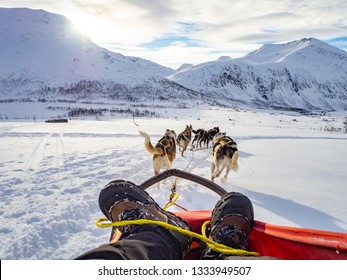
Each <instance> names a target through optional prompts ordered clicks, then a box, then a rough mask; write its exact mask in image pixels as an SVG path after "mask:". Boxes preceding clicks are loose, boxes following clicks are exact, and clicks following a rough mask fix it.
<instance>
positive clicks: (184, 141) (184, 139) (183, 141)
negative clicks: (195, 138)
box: [177, 125, 193, 157]
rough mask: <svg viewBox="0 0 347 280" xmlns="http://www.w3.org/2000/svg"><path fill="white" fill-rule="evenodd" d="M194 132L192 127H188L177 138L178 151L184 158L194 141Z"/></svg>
mask: <svg viewBox="0 0 347 280" xmlns="http://www.w3.org/2000/svg"><path fill="white" fill-rule="evenodd" d="M192 130H193V127H192V125H186V129H185V130H184V131H182V132H181V133H180V134H178V136H177V144H178V149H179V151H180V153H181V156H182V157H183V154H184V152H185V151H186V150H187V148H188V145H189V143H190V140H191V139H192Z"/></svg>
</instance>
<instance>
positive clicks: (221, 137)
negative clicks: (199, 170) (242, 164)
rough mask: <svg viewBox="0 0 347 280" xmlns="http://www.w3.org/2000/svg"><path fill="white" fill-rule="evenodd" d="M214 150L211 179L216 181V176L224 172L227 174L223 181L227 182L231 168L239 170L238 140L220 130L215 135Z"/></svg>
mask: <svg viewBox="0 0 347 280" xmlns="http://www.w3.org/2000/svg"><path fill="white" fill-rule="evenodd" d="M213 144H214V145H213V152H212V164H211V180H212V181H214V179H215V178H216V177H219V175H220V174H221V173H222V172H223V170H224V169H226V171H225V175H224V177H223V178H222V182H225V181H226V179H227V178H228V174H229V171H230V169H233V170H234V171H237V170H238V163H237V160H238V157H239V152H238V149H237V144H236V142H235V141H234V140H233V139H231V138H230V137H229V136H226V133H225V132H219V133H217V134H216V135H215V136H214V137H213Z"/></svg>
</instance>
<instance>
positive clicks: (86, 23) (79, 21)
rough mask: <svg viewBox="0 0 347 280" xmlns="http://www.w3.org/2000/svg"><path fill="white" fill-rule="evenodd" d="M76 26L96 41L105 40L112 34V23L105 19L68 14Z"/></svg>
mask: <svg viewBox="0 0 347 280" xmlns="http://www.w3.org/2000/svg"><path fill="white" fill-rule="evenodd" d="M68 18H69V19H70V21H71V22H72V23H73V24H74V25H75V27H76V28H77V29H78V30H79V31H80V32H82V33H83V34H84V35H86V36H87V37H88V38H90V39H91V40H92V41H94V42H103V41H105V40H106V39H107V34H110V33H109V32H110V27H109V26H110V25H109V24H107V22H106V21H104V20H103V19H100V18H97V17H93V16H90V15H85V14H79V15H70V16H68Z"/></svg>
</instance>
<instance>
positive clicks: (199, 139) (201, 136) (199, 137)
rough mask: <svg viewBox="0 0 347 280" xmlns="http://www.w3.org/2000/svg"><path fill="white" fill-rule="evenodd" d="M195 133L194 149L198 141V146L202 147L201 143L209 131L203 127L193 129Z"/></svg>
mask: <svg viewBox="0 0 347 280" xmlns="http://www.w3.org/2000/svg"><path fill="white" fill-rule="evenodd" d="M193 133H194V134H195V135H194V139H193V142H192V149H194V147H195V146H194V143H195V142H196V148H198V146H199V148H201V143H202V140H203V139H204V137H205V134H206V133H207V131H206V130H205V129H203V128H199V129H198V130H193Z"/></svg>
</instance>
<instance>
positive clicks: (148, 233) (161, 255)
mask: <svg viewBox="0 0 347 280" xmlns="http://www.w3.org/2000/svg"><path fill="white" fill-rule="evenodd" d="M179 248H180V244H179V242H178V241H177V239H176V238H174V237H173V236H172V235H171V234H170V232H169V231H168V230H166V229H164V228H163V227H160V226H155V225H145V226H142V227H141V230H139V231H138V232H134V233H133V234H131V235H130V236H129V237H127V238H125V239H120V240H118V241H117V242H115V243H113V244H104V245H101V246H99V247H98V248H95V249H93V250H90V251H88V252H86V253H84V254H82V255H80V256H78V257H77V258H76V259H77V260H85V259H104V260H174V259H181V258H182V256H181V255H180V250H179Z"/></svg>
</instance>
